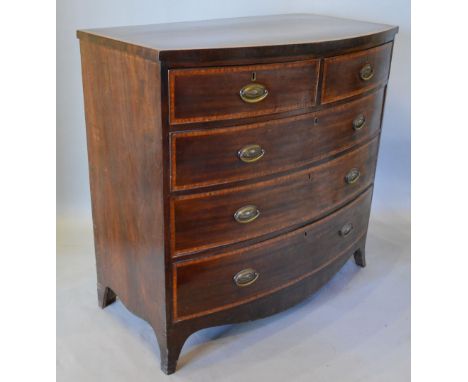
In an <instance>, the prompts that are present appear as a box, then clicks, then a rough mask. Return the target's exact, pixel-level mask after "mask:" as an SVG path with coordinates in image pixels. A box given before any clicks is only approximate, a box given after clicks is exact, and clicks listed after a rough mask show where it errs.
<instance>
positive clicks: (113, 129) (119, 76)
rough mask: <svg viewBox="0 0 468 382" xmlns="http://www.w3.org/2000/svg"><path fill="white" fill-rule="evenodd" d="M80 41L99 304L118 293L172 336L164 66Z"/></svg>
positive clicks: (160, 330)
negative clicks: (168, 294) (168, 327)
mask: <svg viewBox="0 0 468 382" xmlns="http://www.w3.org/2000/svg"><path fill="white" fill-rule="evenodd" d="M80 48H81V65H82V73H83V91H84V98H85V111H86V135H87V141H88V160H89V178H90V186H91V196H92V212H93V223H94V246H95V251H96V268H97V282H98V299H99V305H100V306H101V307H105V306H106V305H108V304H109V303H111V302H112V301H113V300H115V295H116V294H117V295H118V296H119V299H120V300H121V301H122V302H123V303H124V304H125V305H126V306H127V307H128V309H130V310H131V311H133V312H135V313H136V314H138V315H139V316H140V317H143V318H144V319H145V320H147V321H148V322H149V323H150V324H151V325H152V327H153V328H154V330H155V332H156V336H157V338H158V341H160V342H161V343H164V341H165V338H166V310H165V299H166V292H165V290H166V287H165V261H164V236H163V229H164V220H163V209H164V207H163V197H162V195H163V188H162V182H163V167H162V163H163V161H162V134H161V133H162V124H161V120H160V118H159V116H160V106H159V105H160V104H161V99H160V92H159V91H158V86H159V82H160V67H159V65H158V64H157V63H156V62H152V61H148V60H145V59H143V58H141V57H138V56H134V55H129V54H126V53H123V52H121V51H119V50H115V49H111V48H109V47H106V46H102V45H96V44H93V43H90V42H88V41H86V40H84V41H81V43H80ZM141 84H151V87H146V88H142V87H141ZM135 94H138V95H139V96H138V97H135V96H134V95H135Z"/></svg>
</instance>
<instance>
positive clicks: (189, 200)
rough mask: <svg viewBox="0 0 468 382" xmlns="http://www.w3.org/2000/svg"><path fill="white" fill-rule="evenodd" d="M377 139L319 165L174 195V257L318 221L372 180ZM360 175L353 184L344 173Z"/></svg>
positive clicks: (351, 197)
mask: <svg viewBox="0 0 468 382" xmlns="http://www.w3.org/2000/svg"><path fill="white" fill-rule="evenodd" d="M377 148H378V139H373V140H372V141H371V142H370V143H367V144H366V145H364V146H362V147H360V148H358V149H356V150H354V151H352V152H350V153H347V154H345V155H342V156H340V157H339V158H337V159H334V160H331V161H329V162H326V163H324V164H321V165H319V166H314V167H312V168H308V169H305V170H303V171H300V172H296V173H293V174H290V175H286V176H282V177H278V178H275V179H273V180H269V181H265V182H260V183H253V184H251V185H248V186H243V187H236V188H229V189H223V190H221V191H213V192H207V193H200V194H190V195H184V196H179V197H173V199H172V200H171V215H172V216H173V219H172V223H173V232H174V250H173V256H181V255H183V254H186V253H190V252H195V251H201V250H204V249H208V248H212V247H216V246H220V245H226V244H230V243H234V242H239V241H242V240H247V239H250V238H253V237H258V236H261V235H265V234H267V233H270V232H273V231H277V230H280V229H282V228H285V227H288V226H292V225H294V224H296V225H297V224H303V223H305V222H307V221H310V220H314V219H316V218H317V217H319V216H323V215H324V214H326V213H327V212H330V211H332V210H333V209H334V208H336V206H338V205H343V204H344V203H346V202H347V201H349V200H351V199H353V198H354V197H356V195H357V194H359V193H361V192H362V191H363V190H364V189H365V188H367V187H368V186H369V185H370V184H371V183H372V181H373V178H374V172H375V163H376V158H377ZM354 168H357V169H359V171H360V173H361V175H360V178H359V179H358V181H357V182H356V183H354V184H347V183H346V182H345V176H346V175H347V174H348V172H349V171H350V170H351V169H354ZM245 205H254V206H256V207H258V209H259V210H260V216H259V218H258V219H256V220H255V221H253V222H251V223H248V224H239V223H238V222H236V220H235V219H234V217H233V215H234V213H235V212H236V211H237V209H239V208H240V207H242V206H245Z"/></svg>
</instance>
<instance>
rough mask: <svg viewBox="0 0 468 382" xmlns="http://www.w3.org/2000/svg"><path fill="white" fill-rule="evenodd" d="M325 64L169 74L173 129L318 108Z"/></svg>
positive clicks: (299, 63)
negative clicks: (317, 102) (176, 125)
mask: <svg viewBox="0 0 468 382" xmlns="http://www.w3.org/2000/svg"><path fill="white" fill-rule="evenodd" d="M318 76H319V60H317V59H314V60H305V61H298V62H287V63H277V64H264V65H245V66H232V67H219V68H200V69H175V70H170V71H169V118H170V123H171V124H173V125H175V124H180V123H190V122H206V121H215V120H222V119H232V118H245V117H252V116H258V115H265V114H272V113H279V112H284V111H289V110H296V109H301V108H306V107H311V106H314V105H315V104H316V99H317V84H318Z"/></svg>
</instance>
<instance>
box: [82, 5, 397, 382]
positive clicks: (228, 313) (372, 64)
mask: <svg viewBox="0 0 468 382" xmlns="http://www.w3.org/2000/svg"><path fill="white" fill-rule="evenodd" d="M396 32H397V28H396V27H392V26H388V25H380V24H374V23H365V22H358V21H352V20H345V19H337V18H331V17H324V16H317V15H310V14H300V15H284V16H264V17H249V18H238V19H225V20H213V21H202V22H189V23H174V24H159V25H148V26H135V27H118V28H108V29H94V30H82V31H78V37H79V39H80V47H81V59H82V75H83V88H84V99H85V112H86V128H87V143H88V155H89V172H90V184H91V196H92V211H93V222H94V236H95V250H96V266H97V281H98V284H97V285H98V299H99V304H100V306H101V307H102V308H104V307H105V306H107V305H109V304H111V303H112V302H114V301H115V299H116V297H117V296H118V297H119V299H121V301H122V302H123V303H124V304H125V306H126V307H127V308H128V309H129V310H130V311H132V312H134V313H135V314H137V315H138V316H140V317H142V318H143V319H145V320H146V321H148V322H149V323H150V325H151V326H152V327H153V328H154V331H155V333H156V337H157V340H158V343H159V346H160V349H161V365H162V369H163V371H164V372H166V373H168V374H170V373H173V372H174V371H175V368H176V363H177V359H178V357H179V353H180V351H181V349H182V346H183V344H184V342H185V340H186V339H187V338H188V336H190V334H192V333H194V332H195V331H197V330H199V329H202V328H205V327H208V326H215V325H222V324H227V323H234V322H241V321H246V320H252V319H256V318H260V317H265V316H268V315H271V314H273V313H276V312H279V311H281V310H284V309H286V308H288V307H290V306H293V305H294V304H297V303H298V302H300V301H301V300H303V299H304V298H306V297H307V296H309V295H310V294H311V293H313V292H314V291H316V290H317V289H318V288H320V287H321V286H322V285H324V284H325V283H326V282H327V281H328V280H329V279H330V278H331V277H332V276H333V275H334V274H335V273H336V272H337V271H338V270H339V269H340V268H341V267H342V266H343V264H344V263H345V262H346V261H347V260H348V258H349V257H350V256H351V255H354V259H355V261H356V263H357V264H358V265H359V266H361V267H364V266H365V255H364V253H365V252H364V247H365V242H366V234H367V225H368V220H369V212H370V205H371V199H372V190H373V181H374V174H375V168H376V160H377V153H378V148H379V139H380V131H381V124H382V113H383V105H384V100H385V92H386V86H387V80H388V76H389V70H390V61H391V56H392V48H393V40H394V37H395V34H396Z"/></svg>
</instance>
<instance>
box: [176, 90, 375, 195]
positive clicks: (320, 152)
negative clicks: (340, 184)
mask: <svg viewBox="0 0 468 382" xmlns="http://www.w3.org/2000/svg"><path fill="white" fill-rule="evenodd" d="M382 102H383V91H379V92H377V93H374V94H371V95H368V96H366V97H363V98H361V99H358V100H356V101H354V102H350V103H347V104H344V105H339V106H335V107H332V108H328V109H325V110H323V111H320V112H316V113H311V114H305V115H301V116H297V117H292V118H284V119H279V120H274V121H268V122H263V123H255V124H251V125H245V126H240V127H230V128H224V129H210V130H203V131H189V132H177V133H172V135H171V153H172V163H171V186H172V189H173V190H182V189H190V188H197V187H201V186H209V185H215V184H222V183H229V182H232V181H239V180H245V179H251V178H255V177H259V176H263V175H267V174H271V173H274V172H278V171H283V170H289V169H291V168H295V167H298V166H302V165H306V164H307V163H311V162H313V161H317V160H320V159H322V158H325V157H327V156H329V155H333V154H336V153H337V152H339V151H342V150H345V149H347V148H349V147H351V146H354V145H357V144H359V143H362V142H364V141H366V140H368V139H369V138H370V137H372V136H374V135H375V134H376V133H377V132H378V131H379V128H380V117H381V113H382Z"/></svg>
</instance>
